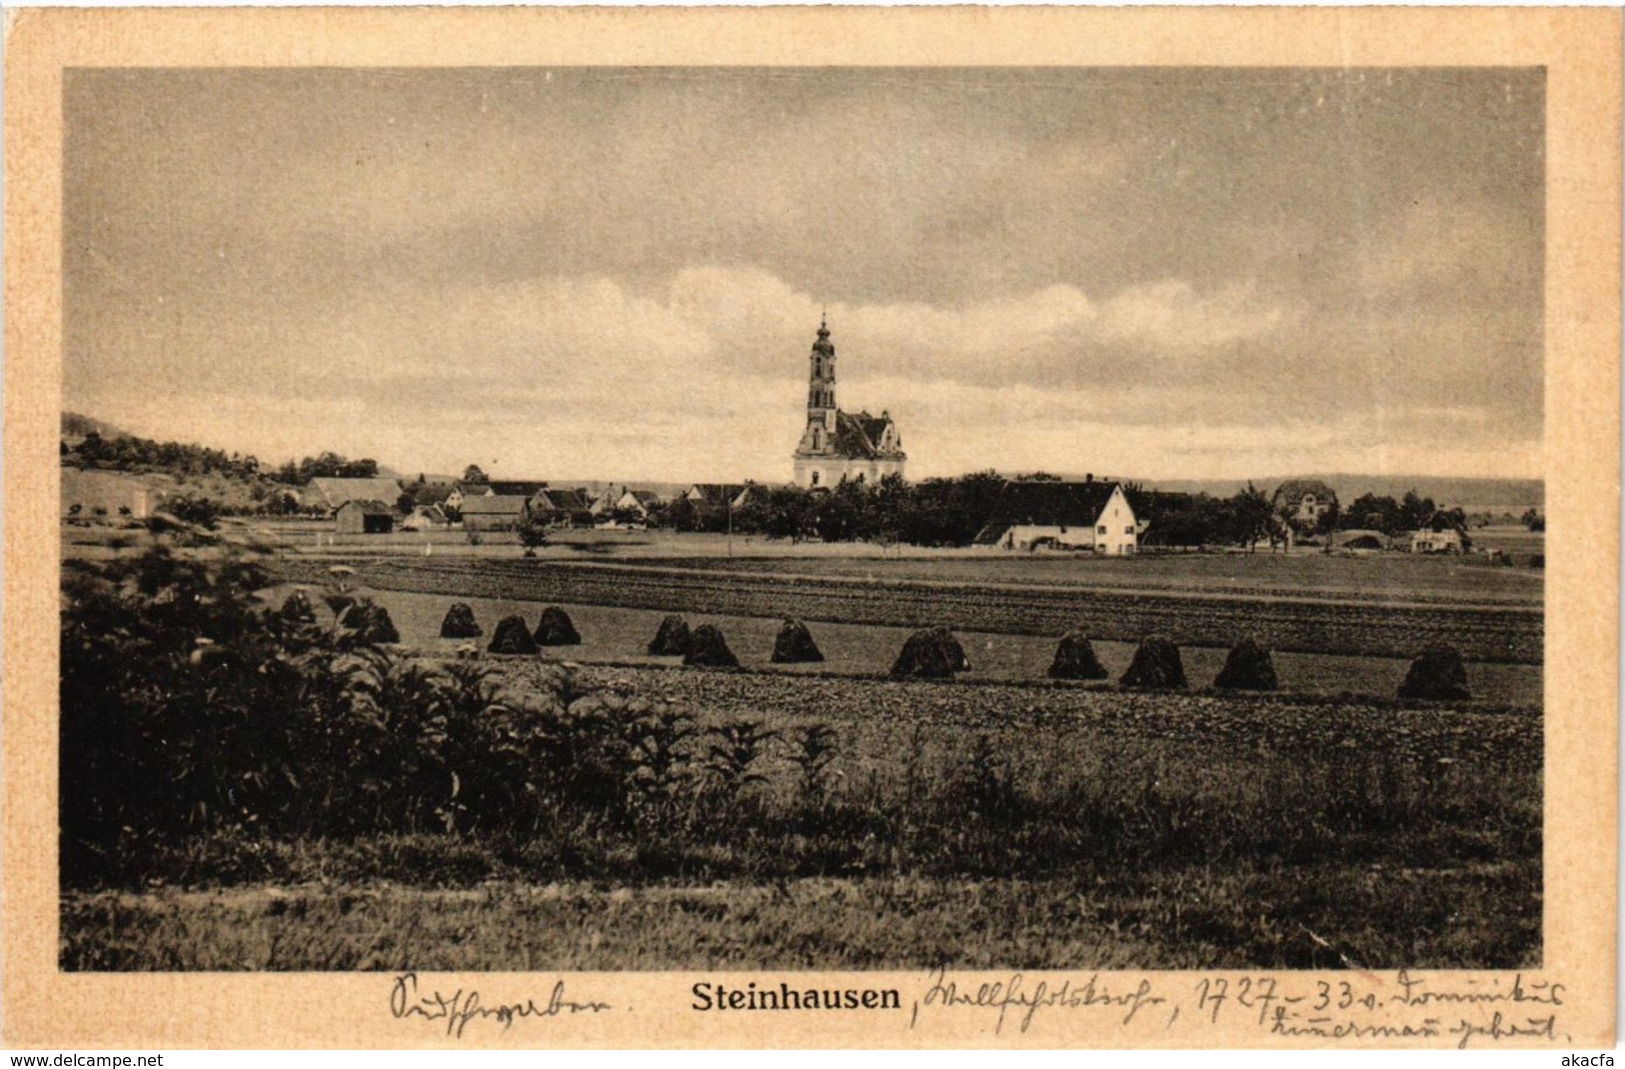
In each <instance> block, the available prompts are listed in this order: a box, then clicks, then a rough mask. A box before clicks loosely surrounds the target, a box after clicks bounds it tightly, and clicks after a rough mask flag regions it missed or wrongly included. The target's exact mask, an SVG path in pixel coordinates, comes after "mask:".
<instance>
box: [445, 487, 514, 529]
mask: <svg viewBox="0 0 1625 1069" xmlns="http://www.w3.org/2000/svg"><path fill="white" fill-rule="evenodd" d="M461 511H462V514H463V530H465V531H512V530H514V529H515V528H517V527H518V526H519V525H520V524H521V523H523V522H524V521H525V520H526V519H528V518H529V516H530V498H529V497H527V496H525V495H522V494H476V495H473V496H470V497H465V498H463V507H462V509H461Z"/></svg>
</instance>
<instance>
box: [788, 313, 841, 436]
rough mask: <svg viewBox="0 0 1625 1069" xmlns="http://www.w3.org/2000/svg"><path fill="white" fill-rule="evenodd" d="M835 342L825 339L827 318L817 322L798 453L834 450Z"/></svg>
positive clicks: (827, 327)
mask: <svg viewBox="0 0 1625 1069" xmlns="http://www.w3.org/2000/svg"><path fill="white" fill-rule="evenodd" d="M835 412H836V409H835V345H834V343H832V342H831V341H830V340H829V320H828V318H824V319H821V320H820V321H819V323H818V340H817V341H815V342H813V347H812V355H811V356H810V357H809V358H808V370H807V433H806V434H804V435H803V436H802V438H801V447H800V449H798V450H797V452H798V453H802V454H805V455H807V456H829V455H830V454H831V453H832V452H834V450H835Z"/></svg>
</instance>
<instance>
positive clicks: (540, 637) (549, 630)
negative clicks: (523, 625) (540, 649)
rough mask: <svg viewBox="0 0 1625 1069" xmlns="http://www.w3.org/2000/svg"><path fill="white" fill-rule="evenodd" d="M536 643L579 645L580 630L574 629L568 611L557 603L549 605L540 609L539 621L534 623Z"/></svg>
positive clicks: (574, 626) (541, 644)
mask: <svg viewBox="0 0 1625 1069" xmlns="http://www.w3.org/2000/svg"><path fill="white" fill-rule="evenodd" d="M536 645H538V646H579V645H581V632H579V631H577V630H576V625H575V624H574V623H572V622H571V620H570V614H569V613H567V612H565V611H564V610H563V609H561V608H559V607H558V606H557V605H549V606H548V607H547V608H545V609H543V610H542V619H541V622H539V623H538V624H537V625H536Z"/></svg>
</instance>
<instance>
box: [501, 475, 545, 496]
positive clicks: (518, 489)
mask: <svg viewBox="0 0 1625 1069" xmlns="http://www.w3.org/2000/svg"><path fill="white" fill-rule="evenodd" d="M487 485H488V486H489V487H490V488H491V493H493V494H498V495H502V496H512V495H518V496H520V497H535V496H536V494H537V492H538V491H541V490H546V489H547V483H545V482H537V481H535V480H530V479H492V480H491V481H490V482H489V483H488V484H487Z"/></svg>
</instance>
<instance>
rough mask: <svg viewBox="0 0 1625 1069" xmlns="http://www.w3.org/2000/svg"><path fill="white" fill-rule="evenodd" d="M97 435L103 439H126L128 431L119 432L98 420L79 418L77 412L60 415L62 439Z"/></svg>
mask: <svg viewBox="0 0 1625 1069" xmlns="http://www.w3.org/2000/svg"><path fill="white" fill-rule="evenodd" d="M91 433H95V434H99V435H101V436H102V437H103V438H128V437H130V434H129V432H128V431H125V430H121V429H120V428H118V427H115V426H113V425H112V424H111V423H103V422H102V421H101V420H99V419H92V418H91V417H89V416H81V415H80V414H79V413H77V412H64V413H62V437H63V438H66V439H74V438H83V437H84V436H85V435H87V434H91Z"/></svg>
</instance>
